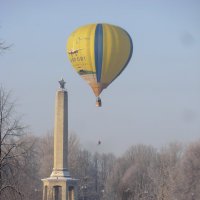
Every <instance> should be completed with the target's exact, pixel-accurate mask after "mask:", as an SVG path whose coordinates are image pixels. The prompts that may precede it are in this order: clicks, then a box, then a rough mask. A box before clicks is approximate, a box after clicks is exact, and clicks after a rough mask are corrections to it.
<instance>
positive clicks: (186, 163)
mask: <svg viewBox="0 0 200 200" xmlns="http://www.w3.org/2000/svg"><path fill="white" fill-rule="evenodd" d="M176 173H177V174H178V180H177V181H176V190H175V196H176V198H177V199H179V200H197V199H200V193H199V191H200V141H197V142H194V143H192V144H190V145H189V146H188V147H187V148H186V151H185V153H184V154H183V156H182V159H181V162H180V164H179V167H178V169H177V171H176Z"/></svg>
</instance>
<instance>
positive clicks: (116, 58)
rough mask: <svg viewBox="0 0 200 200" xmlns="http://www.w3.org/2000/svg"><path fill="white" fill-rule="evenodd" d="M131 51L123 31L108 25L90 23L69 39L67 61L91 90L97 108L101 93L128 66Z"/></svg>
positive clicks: (129, 42) (127, 38)
mask: <svg viewBox="0 0 200 200" xmlns="http://www.w3.org/2000/svg"><path fill="white" fill-rule="evenodd" d="M132 51H133V45H132V40H131V37H130V36H129V34H128V33H127V32H126V31H125V30H124V29H122V28H120V27H118V26H114V25H110V24H89V25H86V26H82V27H80V28H78V29H77V30H75V31H74V32H73V33H72V34H71V35H70V36H69V38H68V42H67V54H68V58H69V60H70V62H71V64H72V66H73V67H74V68H75V70H76V71H77V72H78V74H79V75H80V76H81V77H82V78H83V79H85V80H86V81H87V83H88V84H89V85H90V86H91V88H92V89H93V92H94V94H95V95H96V97H98V98H97V106H101V100H100V98H99V95H100V93H101V92H102V90H103V89H105V88H106V87H107V86H108V85H109V84H110V83H111V82H112V81H113V80H115V79H116V78H117V77H118V76H119V74H120V73H121V72H122V71H123V70H124V68H125V67H126V66H127V64H128V62H129V60H130V58H131V56H132Z"/></svg>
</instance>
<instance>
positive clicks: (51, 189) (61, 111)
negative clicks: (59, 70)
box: [42, 79, 77, 200]
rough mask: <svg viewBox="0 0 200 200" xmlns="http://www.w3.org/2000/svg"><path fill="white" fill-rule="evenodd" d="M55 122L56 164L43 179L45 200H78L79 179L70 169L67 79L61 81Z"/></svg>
mask: <svg viewBox="0 0 200 200" xmlns="http://www.w3.org/2000/svg"><path fill="white" fill-rule="evenodd" d="M59 83H60V89H59V90H58V91H57V93H56V104H55V124H54V165H53V172H52V173H51V176H50V177H49V178H46V179H42V181H43V200H77V180H76V179H72V178H71V177H70V173H69V171H68V94H67V91H66V90H65V81H64V80H63V79H62V80H60V81H59Z"/></svg>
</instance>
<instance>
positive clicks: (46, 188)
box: [42, 177, 78, 200]
mask: <svg viewBox="0 0 200 200" xmlns="http://www.w3.org/2000/svg"><path fill="white" fill-rule="evenodd" d="M42 181H43V200H75V199H78V193H77V192H78V191H77V179H72V178H69V177H50V178H46V179H42Z"/></svg>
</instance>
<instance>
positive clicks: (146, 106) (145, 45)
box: [0, 0, 200, 155]
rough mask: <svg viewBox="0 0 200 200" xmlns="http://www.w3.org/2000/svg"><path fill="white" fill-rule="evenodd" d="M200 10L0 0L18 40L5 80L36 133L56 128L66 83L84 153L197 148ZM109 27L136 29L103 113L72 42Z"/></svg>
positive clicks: (9, 35) (5, 59)
mask: <svg viewBox="0 0 200 200" xmlns="http://www.w3.org/2000/svg"><path fill="white" fill-rule="evenodd" d="M199 10H200V1H199V0H165V1H164V0H157V1H156V0H152V1H149V0H146V1H145V0H137V1H136V0H123V1H116V0H101V1H94V0H84V1H83V0H76V1H69V0H60V1H53V0H43V1H41V0H32V1H31V0H30V1H27V0H17V1H16V0H0V39H1V40H5V41H6V42H7V44H13V46H12V48H11V49H10V50H9V51H7V52H6V53H4V54H3V55H0V84H2V85H3V86H4V87H5V88H6V89H8V90H9V89H12V90H13V96H14V97H16V98H17V102H18V111H19V113H20V114H23V116H24V117H23V121H24V122H25V123H26V124H28V125H30V130H31V132H33V133H34V134H36V135H42V134H45V133H46V132H47V131H50V130H53V126H54V125H53V124H54V100H55V92H56V90H57V89H58V87H59V85H58V82H57V81H58V80H59V79H60V78H61V77H63V78H64V79H65V81H66V82H67V84H66V85H67V90H68V92H69V130H70V132H75V133H76V134H77V135H78V137H79V138H80V141H81V143H82V145H83V147H86V148H88V149H89V150H94V151H96V150H98V151H101V152H113V153H115V154H118V155H119V154H121V153H123V152H124V151H125V150H126V149H127V148H128V147H129V146H131V145H132V144H138V143H143V144H150V145H153V146H155V147H161V146H162V145H164V144H167V143H169V142H172V141H180V142H184V143H189V142H191V141H194V140H197V139H199V138H200V12H199ZM101 22H104V23H111V24H115V25H118V26H121V27H123V28H124V29H126V30H127V31H128V32H129V34H130V35H131V37H132V39H133V45H134V49H133V57H132V59H131V61H130V63H129V65H128V66H127V68H126V69H125V71H124V72H123V73H122V74H121V76H120V77H119V78H118V79H117V80H115V81H114V82H113V83H112V85H110V86H109V87H108V88H107V89H106V90H104V92H103V93H102V95H101V96H102V101H103V107H102V108H96V106H95V97H94V95H93V92H92V90H91V89H90V88H89V87H88V85H87V84H86V83H85V82H84V80H82V79H81V78H80V77H79V76H78V75H77V74H76V73H75V71H74V69H73V68H72V67H71V64H70V63H69V60H68V58H67V55H66V50H65V46H66V41H67V38H68V36H69V35H70V33H71V32H72V31H74V30H75V29H76V28H78V27H79V26H82V25H85V24H89V23H101ZM99 139H100V140H101V141H102V145H101V146H100V147H97V142H98V140H99ZM98 148H99V149H98Z"/></svg>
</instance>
